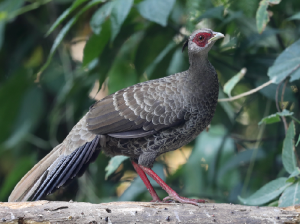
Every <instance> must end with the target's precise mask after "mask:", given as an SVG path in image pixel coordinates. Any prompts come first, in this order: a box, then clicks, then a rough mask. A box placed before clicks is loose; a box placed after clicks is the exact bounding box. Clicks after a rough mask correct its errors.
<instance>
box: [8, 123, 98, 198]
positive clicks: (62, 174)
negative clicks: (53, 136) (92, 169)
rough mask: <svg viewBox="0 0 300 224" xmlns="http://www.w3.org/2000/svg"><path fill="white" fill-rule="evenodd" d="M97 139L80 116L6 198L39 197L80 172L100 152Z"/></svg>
mask: <svg viewBox="0 0 300 224" xmlns="http://www.w3.org/2000/svg"><path fill="white" fill-rule="evenodd" d="M99 139H100V136H97V135H94V134H92V133H90V132H88V130H87V129H86V125H85V117H83V118H82V119H81V120H80V121H79V122H78V123H77V124H76V125H75V126H74V128H73V129H72V131H71V132H70V133H69V135H68V136H67V138H66V139H65V140H64V141H63V142H62V143H61V144H59V145H58V146H56V147H55V148H54V149H53V150H52V151H51V152H50V153H49V154H48V155H46V156H45V157H44V158H43V159H42V160H41V161H40V162H39V163H37V164H36V165H35V166H34V167H33V168H32V169H31V170H30V171H29V172H28V173H27V174H26V175H25V176H24V177H23V178H22V179H21V180H20V181H19V183H18V184H17V185H16V186H15V188H14V190H13V191H12V193H11V195H10V196H9V198H8V201H9V202H12V201H28V200H39V199H41V198H42V197H43V196H45V195H48V194H50V193H53V192H54V191H55V190H56V189H57V188H59V187H61V186H63V185H64V184H66V183H67V182H68V181H69V180H71V179H73V178H74V177H75V176H80V175H82V174H83V172H84V171H85V169H86V168H87V166H88V164H89V163H91V162H92V161H93V160H94V159H95V158H96V157H97V156H98V154H99V152H100V146H99Z"/></svg>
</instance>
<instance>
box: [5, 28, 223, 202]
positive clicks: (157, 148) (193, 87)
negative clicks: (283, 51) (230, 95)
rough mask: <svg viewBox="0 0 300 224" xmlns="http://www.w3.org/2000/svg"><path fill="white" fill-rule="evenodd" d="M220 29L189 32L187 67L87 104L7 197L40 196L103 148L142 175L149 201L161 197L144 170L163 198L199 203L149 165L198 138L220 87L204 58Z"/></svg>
mask: <svg viewBox="0 0 300 224" xmlns="http://www.w3.org/2000/svg"><path fill="white" fill-rule="evenodd" d="M222 37H224V35H223V34H221V33H217V32H213V31H212V30H210V29H200V30H196V31H194V32H193V33H192V35H191V36H190V37H189V39H188V40H187V41H186V42H185V44H184V46H183V49H184V48H185V47H188V54H189V62H190V67H189V69H188V70H187V71H184V72H181V73H177V74H174V75H171V76H168V77H164V78H160V79H156V80H151V81H147V82H143V83H139V84H136V85H134V86H131V87H128V88H126V89H122V90H120V91H118V92H116V93H114V94H112V95H109V96H107V97H105V98H104V99H102V100H100V101H98V102H96V103H95V104H94V105H92V106H91V108H90V110H89V112H88V113H87V114H86V115H85V116H84V117H83V118H82V119H81V120H80V121H79V122H78V123H77V124H76V125H75V126H74V127H73V129H72V130H71V132H70V133H69V135H68V136H67V137H66V139H65V140H64V141H63V142H62V143H61V144H60V145H58V146H56V147H55V148H54V149H53V150H52V151H51V152H50V153H49V154H48V155H47V156H45V157H44V158H43V159H42V160H41V161H40V162H39V163H38V164H36V165H35V166H34V167H33V168H32V169H31V170H30V171H29V172H28V173H27V174H26V175H25V176H24V177H23V178H22V179H21V181H20V182H19V183H18V184H17V185H16V187H15V188H14V190H13V192H12V193H11V195H10V197H9V201H27V200H39V199H40V198H41V197H43V196H45V195H47V194H50V193H52V192H54V191H55V189H57V188H59V187H61V186H62V185H64V184H65V183H66V182H67V181H69V180H70V179H72V178H74V177H75V176H76V175H79V174H82V173H83V172H84V170H85V169H86V167H87V166H88V164H89V163H90V162H92V161H93V160H94V159H95V158H96V157H97V155H98V154H99V152H100V151H101V150H102V151H103V152H104V153H105V154H107V155H109V156H115V155H125V156H129V157H130V158H131V162H132V164H133V166H134V168H135V170H136V171H137V173H138V174H139V176H140V177H141V178H142V180H143V181H144V183H145V185H146V187H147V189H148V190H149V192H150V194H151V196H152V198H153V201H160V199H159V197H158V196H157V194H156V192H155V190H154V189H153V187H152V186H151V184H150V182H149V180H148V178H147V176H146V175H145V173H146V174H148V175H149V176H150V177H151V178H153V179H154V180H155V181H156V182H157V183H158V184H159V185H160V186H161V187H162V188H163V189H164V190H165V191H166V192H167V193H168V194H169V196H168V197H166V198H165V199H164V201H167V200H170V199H172V200H175V201H178V202H181V203H190V204H195V205H197V204H198V203H199V202H203V200H196V199H188V198H184V197H181V196H179V195H178V194H177V193H176V192H175V191H174V190H172V189H171V188H170V187H169V186H168V185H167V184H166V183H165V182H164V181H163V180H162V179H160V178H159V177H158V176H157V175H156V174H155V173H154V172H153V171H152V170H151V167H152V165H153V163H154V161H155V158H156V157H158V156H159V155H161V154H163V153H165V152H168V151H172V150H175V149H178V148H180V147H182V146H184V145H185V144H187V143H189V142H190V141H192V140H193V139H195V138H196V136H197V135H199V133H200V132H201V131H203V129H205V128H206V127H207V126H208V125H209V123H210V122H211V119H212V118H213V115H214V112H215V109H216V105H217V100H218V92H219V84H218V78H217V74H216V71H215V69H214V67H213V66H212V65H211V64H210V62H209V61H208V59H207V54H208V52H209V50H210V48H211V47H212V46H213V44H214V43H215V41H216V40H217V39H219V38H222Z"/></svg>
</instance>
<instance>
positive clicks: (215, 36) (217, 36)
mask: <svg viewBox="0 0 300 224" xmlns="http://www.w3.org/2000/svg"><path fill="white" fill-rule="evenodd" d="M223 37H224V34H222V33H218V32H213V37H212V38H210V39H209V40H208V43H209V44H210V43H211V42H212V41H216V40H218V39H220V38H223Z"/></svg>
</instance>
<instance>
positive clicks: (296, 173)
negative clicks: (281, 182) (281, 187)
mask: <svg viewBox="0 0 300 224" xmlns="http://www.w3.org/2000/svg"><path fill="white" fill-rule="evenodd" d="M299 175H300V169H299V168H298V167H297V168H296V169H295V170H294V171H293V172H292V173H291V175H290V176H289V178H288V179H287V180H286V182H290V183H294V181H295V179H296V177H297V176H299Z"/></svg>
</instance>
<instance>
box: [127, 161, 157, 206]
mask: <svg viewBox="0 0 300 224" xmlns="http://www.w3.org/2000/svg"><path fill="white" fill-rule="evenodd" d="M131 163H132V165H133V167H134V169H135V170H136V172H137V173H138V175H139V176H140V177H141V179H142V181H143V182H144V184H145V185H146V187H147V189H148V191H149V193H150V194H151V196H152V198H153V200H152V201H161V200H160V198H159V197H158V195H157V194H156V192H155V190H154V188H153V187H152V185H151V183H150V181H149V180H148V178H147V176H146V174H145V173H144V171H143V170H142V169H141V168H140V167H139V165H138V164H137V163H135V162H134V161H133V160H131Z"/></svg>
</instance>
